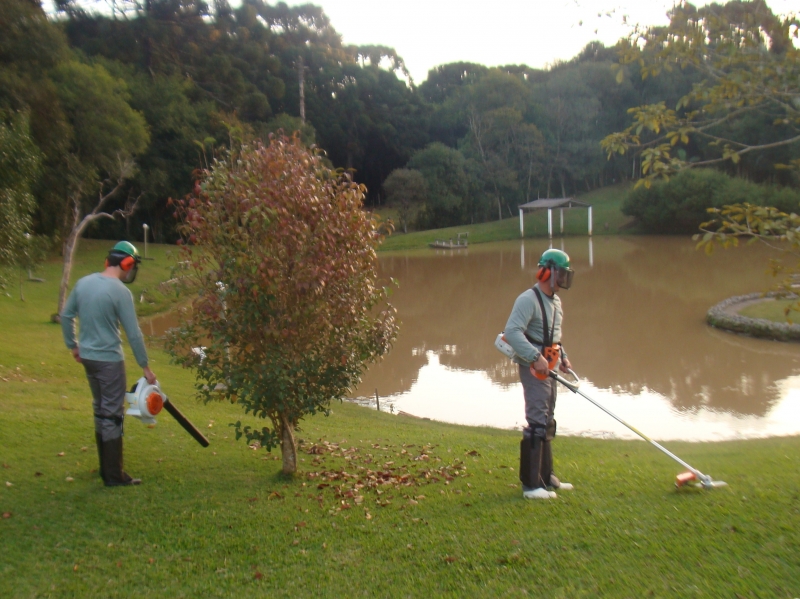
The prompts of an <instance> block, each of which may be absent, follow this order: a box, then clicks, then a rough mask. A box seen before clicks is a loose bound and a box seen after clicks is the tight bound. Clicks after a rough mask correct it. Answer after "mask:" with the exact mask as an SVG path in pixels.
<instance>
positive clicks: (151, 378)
mask: <svg viewBox="0 0 800 599" xmlns="http://www.w3.org/2000/svg"><path fill="white" fill-rule="evenodd" d="M142 372H143V373H144V378H145V380H146V381H147V382H148V383H149V384H151V385H155V384H156V375H155V373H154V372H153V371H152V370H150V367H149V366H145V367H144V368H142Z"/></svg>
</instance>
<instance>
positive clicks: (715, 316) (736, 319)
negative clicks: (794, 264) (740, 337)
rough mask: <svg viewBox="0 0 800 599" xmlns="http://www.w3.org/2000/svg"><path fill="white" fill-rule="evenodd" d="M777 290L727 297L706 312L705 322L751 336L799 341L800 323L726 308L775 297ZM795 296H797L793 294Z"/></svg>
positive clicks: (777, 294)
mask: <svg viewBox="0 0 800 599" xmlns="http://www.w3.org/2000/svg"><path fill="white" fill-rule="evenodd" d="M779 295H783V294H779V293H777V292H769V293H749V294H747V295H737V296H734V297H729V298H728V299H726V300H725V301H722V302H720V303H718V304H717V305H716V306H714V307H713V308H711V309H710V310H709V311H708V312H707V313H706V322H707V323H708V324H709V325H711V326H712V327H715V328H718V329H724V330H726V331H731V332H733V333H742V334H745V335H750V336H751V337H759V338H762V339H772V340H775V341H800V324H790V323H788V322H786V323H782V322H773V321H771V320H767V319H765V318H748V317H747V316H742V315H740V314H730V313H729V312H727V311H726V309H728V308H730V307H731V306H733V305H735V304H741V303H744V302H748V301H751V300H754V299H759V298H764V297H777V296H779ZM794 297H795V298H796V297H797V296H794Z"/></svg>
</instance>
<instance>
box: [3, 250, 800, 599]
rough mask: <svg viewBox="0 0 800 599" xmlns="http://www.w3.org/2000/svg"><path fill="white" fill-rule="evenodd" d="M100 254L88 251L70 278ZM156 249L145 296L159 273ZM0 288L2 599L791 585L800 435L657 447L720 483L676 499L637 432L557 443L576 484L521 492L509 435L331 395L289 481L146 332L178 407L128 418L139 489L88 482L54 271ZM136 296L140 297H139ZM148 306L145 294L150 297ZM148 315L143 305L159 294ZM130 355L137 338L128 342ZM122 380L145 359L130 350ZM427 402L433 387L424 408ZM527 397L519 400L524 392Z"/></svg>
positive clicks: (768, 591) (86, 403)
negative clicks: (57, 321)
mask: <svg viewBox="0 0 800 599" xmlns="http://www.w3.org/2000/svg"><path fill="white" fill-rule="evenodd" d="M107 245H108V244H105V243H99V242H98V243H97V245H94V244H92V243H87V244H84V245H83V246H82V247H83V251H82V253H81V255H80V262H79V264H80V265H81V266H80V269H79V270H80V271H81V272H79V273H77V274H82V273H85V272H89V271H91V270H93V266H95V265H96V264H97V258H98V257H100V258H102V254H103V250H105V249H106V247H107ZM165 252H166V249H165V248H155V249H153V255H154V256H155V257H156V260H154V261H152V262H150V261H148V263H146V264H145V265H144V268H143V270H142V272H141V273H140V281H137V286H139V285H140V286H139V287H136V286H135V287H136V289H135V290H134V292H135V295H136V297H137V302H138V298H139V297H141V295H142V290H143V289H151V288H154V284H155V283H156V281H155V279H154V278H151V277H157V276H158V273H159V272H160V273H161V274H162V275H163V276H169V270H168V265H167V262H166V255H165ZM42 274H43V275H44V278H46V279H47V280H46V282H45V283H39V284H33V283H31V284H28V285H27V286H26V289H25V291H26V297H27V301H26V302H20V301H19V300H18V299H16V297H0V330H2V339H3V342H2V344H0V514H2V518H0V542H2V550H1V551H0V597H4V598H6V597H8V598H23V597H25V598H27V597H64V598H66V597H131V598H134V597H135V598H137V599H138V598H141V597H178V598H180V597H192V598H195V597H234V596H245V595H247V596H261V597H293V598H296V597H312V596H313V597H337V598H339V597H354V596H367V597H426V598H427V597H531V596H533V597H539V596H541V597H552V598H558V597H563V598H574V597H689V596H692V597H693V596H699V597H765V598H766V597H770V598H774V597H781V598H784V597H787V598H791V597H796V596H797V593H798V589H800V569H798V568H797V555H798V552H799V551H800V532H798V527H797V526H796V523H797V519H798V515H800V472H799V471H798V469H797V467H796V464H795V461H796V457H795V456H797V455H798V452H800V437H792V438H778V439H763V440H754V441H741V442H725V443H669V444H668V445H669V448H670V449H671V450H673V451H675V452H676V453H677V454H678V455H680V456H681V457H682V458H684V459H686V460H687V461H689V463H692V464H694V465H696V466H697V467H699V468H701V469H702V470H704V471H707V472H709V473H711V474H712V475H713V476H714V477H715V478H719V479H723V480H726V481H728V483H730V486H729V487H727V488H722V489H717V490H714V491H712V492H704V491H699V490H694V489H684V490H681V491H676V490H675V489H674V488H673V486H672V482H673V480H674V476H675V474H676V473H677V472H679V470H680V467H679V466H677V465H676V464H675V463H674V462H672V461H670V460H669V459H667V458H666V457H665V456H664V455H663V454H661V453H659V452H658V451H656V450H655V449H654V448H652V447H651V446H649V445H647V444H646V443H644V442H636V441H603V440H595V439H583V438H569V437H558V438H557V439H556V440H555V441H554V447H555V460H556V467H557V470H558V472H559V474H560V475H561V476H562V478H564V479H565V480H568V481H570V482H573V483H574V484H575V485H576V489H575V490H574V491H572V492H563V493H560V494H559V497H558V499H556V500H553V501H549V502H533V501H526V500H523V499H522V497H521V493H520V489H519V483H518V480H517V463H518V447H519V436H520V435H519V433H518V432H513V431H505V430H497V429H489V428H474V427H460V426H455V425H449V424H443V423H438V422H432V421H427V420H421V419H415V418H408V417H402V416H396V415H391V414H386V413H378V412H376V411H374V410H369V409H367V408H362V407H358V406H355V405H352V404H347V403H344V404H341V403H335V404H333V406H332V412H331V414H330V416H328V417H325V416H318V417H314V418H311V419H308V420H306V421H304V422H303V423H302V426H301V430H300V431H299V432H298V434H297V436H298V437H299V438H300V439H302V445H301V454H300V458H301V460H300V462H299V470H300V471H299V473H298V475H297V476H296V477H294V478H291V479H287V478H283V477H282V476H281V475H280V474H279V471H280V460H279V456H278V455H276V454H275V453H267V452H266V451H264V450H263V449H252V448H249V447H247V445H245V443H244V442H241V441H236V440H234V435H233V434H232V429H231V428H229V426H228V424H229V423H231V422H234V421H236V420H238V419H242V420H244V421H247V422H248V423H249V424H258V423H257V421H256V420H255V419H253V418H249V417H247V416H245V415H244V414H243V413H242V412H241V410H240V409H239V408H238V407H237V406H236V405H230V404H212V405H202V404H198V403H197V402H196V401H195V400H194V399H193V396H192V387H193V380H192V377H191V373H189V372H187V371H184V370H182V369H180V368H177V367H175V366H172V365H170V364H169V360H168V358H167V356H166V355H165V354H164V353H163V352H161V351H160V350H159V349H158V343H157V342H156V341H155V340H152V341H151V343H150V352H151V357H152V367H153V369H154V371H155V372H156V374H157V375H158V377H159V380H160V381H161V383H162V384H163V387H164V390H165V391H166V393H167V394H169V396H170V398H171V400H172V401H173V402H174V403H175V404H176V405H177V406H178V407H179V408H180V409H181V410H182V411H183V412H184V413H185V414H186V415H187V416H188V417H189V418H190V419H191V420H192V421H193V422H194V423H195V424H196V425H198V426H199V427H200V428H201V429H203V430H204V431H205V433H206V434H207V435H208V437H209V438H210V440H211V446H210V447H208V448H205V449H204V448H201V447H200V446H199V445H198V444H197V443H195V441H194V440H193V439H192V438H191V437H190V436H189V435H188V434H186V433H185V432H184V431H183V430H182V429H181V428H180V427H179V426H178V425H177V423H175V422H174V421H173V420H172V419H171V418H170V417H169V416H168V415H166V414H162V415H161V416H159V419H158V420H159V421H158V424H157V426H155V427H154V428H147V427H145V426H143V425H142V424H141V423H139V422H138V421H136V420H134V419H128V420H126V422H125V452H126V453H125V455H126V469H127V470H128V471H129V472H130V473H131V474H133V475H136V476H140V477H142V478H143V479H144V484H143V485H141V486H140V487H135V488H116V489H106V488H104V487H103V486H102V484H101V481H100V479H99V477H98V475H97V472H96V468H97V464H96V462H97V457H96V451H95V447H94V441H93V429H92V414H91V402H90V397H89V390H88V386H87V384H86V381H85V378H84V376H83V372H82V369H81V367H80V366H79V365H78V364H76V363H74V362H73V361H72V360H71V357H70V354H69V353H68V352H67V350H66V349H65V348H64V347H63V342H62V340H61V332H60V328H59V327H58V326H56V325H53V324H50V323H49V315H50V313H51V312H53V310H54V308H53V306H54V303H55V298H56V296H57V290H58V280H57V276H56V275H57V264H55V265H50V266H48V267H47V268H46V269H44V271H43V273H42ZM146 297H147V294H145V298H146ZM137 305H138V306H140V307H142V308H145V307H147V306H148V304H147V299H145V300H143V301H142V302H141V303H138V304H137ZM150 307H151V308H152V306H150ZM126 351H127V348H126ZM127 364H128V379H129V383H131V382H133V381H134V380H136V379H137V378H138V377H139V376H141V371H140V370H139V369H138V368H137V367H135V363H134V362H133V360H132V358H131V357H130V353H129V352H128V361H127ZM432 400H433V398H432ZM520 409H522V398H521V397H520Z"/></svg>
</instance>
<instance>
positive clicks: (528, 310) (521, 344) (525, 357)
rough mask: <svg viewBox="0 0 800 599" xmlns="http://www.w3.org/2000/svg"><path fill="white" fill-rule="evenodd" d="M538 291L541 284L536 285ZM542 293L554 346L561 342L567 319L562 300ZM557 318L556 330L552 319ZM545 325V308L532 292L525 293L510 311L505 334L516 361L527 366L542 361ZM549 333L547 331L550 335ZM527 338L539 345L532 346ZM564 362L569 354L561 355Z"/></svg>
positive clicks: (528, 290)
mask: <svg viewBox="0 0 800 599" xmlns="http://www.w3.org/2000/svg"><path fill="white" fill-rule="evenodd" d="M536 286H537V287H538V283H537V284H536ZM539 293H540V294H541V296H542V302H543V303H544V309H545V313H546V314H547V327H548V329H550V328H551V327H552V328H553V339H552V343H560V342H561V322H562V320H563V318H564V311H563V310H562V309H561V298H559V297H558V295H556V294H553V297H548V295H547V294H546V293H544V292H543V291H542V290H541V289H539ZM554 317H555V326H553V318H554ZM543 324H544V323H543V322H542V308H541V306H540V305H539V300H538V299H536V294H535V293H534V291H533V289H527V290H525V291H523V292H522V293H521V294H520V295H519V297H517V299H516V301H515V302H514V307H513V308H512V309H511V314H510V315H509V317H508V322H507V323H506V328H505V331H503V332H504V335H505V338H506V341H507V342H508V344H509V345H510V346H511V347H513V348H514V351H515V352H516V354H517V356H518V358H515V359H514V361H515V362H517V363H519V364H523V365H528V364H530V363H531V362H535V361H536V360H537V359H538V358H539V354H540V353H541V351H542V342H543V341H544V338H545V333H544V329H543ZM549 333H550V331H549V330H548V331H547V334H549ZM525 334H527V335H528V337H530V338H531V339H533V340H535V341H538V342H539V344H538V345H533V344H532V343H531V342H530V341H528V339H527V338H526V337H525ZM561 355H562V358H563V357H566V355H567V354H566V352H565V351H564V350H563V348H562V351H561Z"/></svg>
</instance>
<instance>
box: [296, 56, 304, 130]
mask: <svg viewBox="0 0 800 599" xmlns="http://www.w3.org/2000/svg"><path fill="white" fill-rule="evenodd" d="M297 82H298V86H299V88H300V122H301V123H303V124H304V125H305V123H306V78H305V67H304V66H303V57H302V56H300V57H298V58H297Z"/></svg>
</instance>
